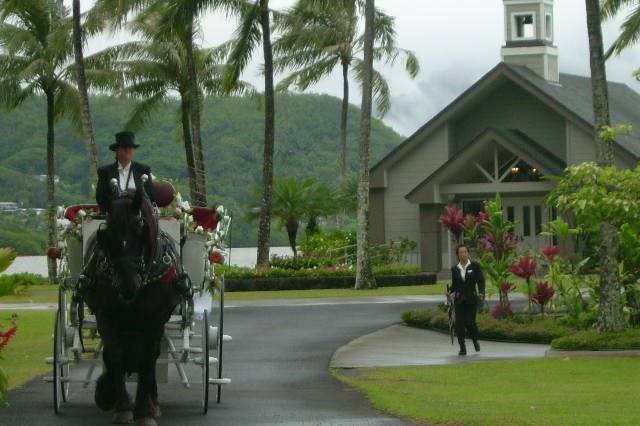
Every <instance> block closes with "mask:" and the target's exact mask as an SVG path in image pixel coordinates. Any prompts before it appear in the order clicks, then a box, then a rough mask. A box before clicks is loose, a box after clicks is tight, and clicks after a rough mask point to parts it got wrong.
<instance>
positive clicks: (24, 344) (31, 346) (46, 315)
mask: <svg viewBox="0 0 640 426" xmlns="http://www.w3.org/2000/svg"><path fill="white" fill-rule="evenodd" d="M13 313H14V312H9V311H0V324H2V325H3V328H6V327H7V325H8V324H9V320H10V319H11V315H12V314H13ZM15 313H16V314H18V332H17V334H16V336H15V337H14V338H13V340H11V343H9V347H8V348H7V349H6V350H4V351H3V352H2V359H0V366H2V368H3V369H4V370H5V371H6V372H7V373H8V374H9V389H11V388H14V387H16V386H19V385H21V384H22V383H24V382H26V381H28V380H29V379H31V378H33V377H35V376H37V375H39V374H44V373H47V372H49V371H50V370H51V366H50V365H48V364H45V362H44V359H45V358H46V357H48V356H51V354H52V351H53V339H52V337H51V336H53V323H54V320H55V312H54V311H16V312H15Z"/></svg>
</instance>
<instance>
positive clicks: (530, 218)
mask: <svg viewBox="0 0 640 426" xmlns="http://www.w3.org/2000/svg"><path fill="white" fill-rule="evenodd" d="M504 209H505V215H506V216H507V219H508V220H510V221H511V222H513V223H514V228H515V229H514V232H515V235H516V238H518V240H519V241H520V246H521V248H522V249H524V250H525V251H527V250H531V251H535V252H540V250H542V249H543V248H544V247H545V246H547V245H549V244H550V242H551V241H550V238H549V237H546V236H543V235H540V233H541V232H542V226H543V225H544V224H546V223H547V222H549V220H550V216H551V212H550V210H549V209H548V208H547V207H546V206H545V205H544V202H543V200H542V198H535V197H532V198H519V199H506V200H505V201H504Z"/></svg>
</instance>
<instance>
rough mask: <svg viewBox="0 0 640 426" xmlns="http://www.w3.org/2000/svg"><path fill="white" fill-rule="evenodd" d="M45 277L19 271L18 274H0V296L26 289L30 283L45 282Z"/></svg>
mask: <svg viewBox="0 0 640 426" xmlns="http://www.w3.org/2000/svg"><path fill="white" fill-rule="evenodd" d="M46 282H47V281H46V279H45V278H44V277H43V276H41V275H38V274H31V273H29V272H21V273H18V274H10V275H0V296H9V295H14V294H16V293H18V292H19V291H23V290H26V288H27V287H29V286H32V285H42V284H45V283H46Z"/></svg>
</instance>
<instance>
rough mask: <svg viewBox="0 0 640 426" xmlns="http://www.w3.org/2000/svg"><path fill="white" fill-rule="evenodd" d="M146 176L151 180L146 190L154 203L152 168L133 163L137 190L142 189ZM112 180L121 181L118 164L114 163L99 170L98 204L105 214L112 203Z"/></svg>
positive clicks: (146, 185) (147, 183) (133, 175)
mask: <svg viewBox="0 0 640 426" xmlns="http://www.w3.org/2000/svg"><path fill="white" fill-rule="evenodd" d="M144 174H146V175H147V176H149V180H147V182H146V183H145V189H146V192H147V194H148V195H149V198H150V199H151V201H152V202H153V200H154V198H153V192H152V188H153V186H152V182H151V181H152V179H151V168H150V167H149V166H147V165H145V164H142V163H137V162H135V161H132V162H131V177H132V178H133V180H134V182H135V184H136V189H140V188H142V175H144ZM111 179H117V180H119V173H118V162H117V161H116V162H113V163H111V164H107V165H106V166H102V167H100V168H99V169H98V186H97V187H96V202H97V203H98V205H99V206H100V210H101V211H103V212H107V211H109V207H110V205H109V203H110V202H111V197H112V192H111V185H110V183H109V182H110V181H111Z"/></svg>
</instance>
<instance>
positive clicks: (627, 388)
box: [333, 358, 640, 426]
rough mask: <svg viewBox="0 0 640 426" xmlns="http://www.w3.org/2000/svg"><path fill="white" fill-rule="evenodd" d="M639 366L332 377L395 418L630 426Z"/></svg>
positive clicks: (515, 364)
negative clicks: (356, 390) (348, 385)
mask: <svg viewBox="0 0 640 426" xmlns="http://www.w3.org/2000/svg"><path fill="white" fill-rule="evenodd" d="M639 367H640V360H638V359H637V358H635V359H634V358H576V359H573V358H565V359H539V360H526V361H486V362H479V363H470V364H463V365H448V366H427V367H396V368H378V369H362V370H356V371H355V372H354V371H351V372H350V371H345V372H343V371H340V370H335V371H333V373H334V375H335V376H336V377H338V378H339V379H340V380H342V381H343V382H345V383H347V384H350V385H352V386H355V387H356V388H358V389H360V390H361V391H363V392H365V393H366V394H367V395H368V397H369V399H370V400H371V402H372V404H373V405H374V406H375V407H376V408H378V409H381V410H384V411H387V412H389V413H391V414H393V415H396V416H399V417H405V418H410V419H414V420H417V421H421V422H427V423H429V424H437V425H445V424H446V425H450V424H456V425H563V426H565V425H580V426H585V425H594V426H595V425H604V424H607V425H637V424H638V419H640V368H639Z"/></svg>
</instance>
